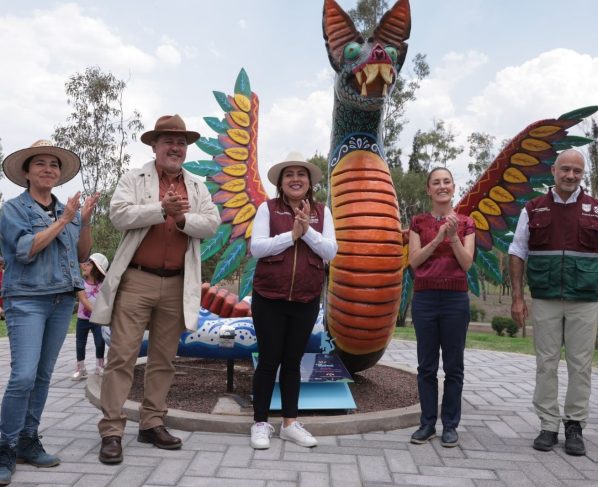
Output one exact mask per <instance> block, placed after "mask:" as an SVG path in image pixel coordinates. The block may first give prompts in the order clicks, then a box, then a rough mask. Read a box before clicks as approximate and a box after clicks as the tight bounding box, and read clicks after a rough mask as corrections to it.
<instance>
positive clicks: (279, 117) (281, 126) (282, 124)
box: [258, 88, 333, 190]
mask: <svg viewBox="0 0 598 487" xmlns="http://www.w3.org/2000/svg"><path fill="white" fill-rule="evenodd" d="M332 100H333V97H332V88H329V89H327V90H325V91H314V92H312V93H310V94H309V95H308V96H307V97H305V98H297V97H288V98H284V99H281V100H278V101H276V102H275V103H274V104H273V105H272V108H271V109H270V110H269V112H267V113H262V115H261V116H260V141H259V144H260V145H259V153H258V158H259V162H260V174H261V175H262V182H264V184H265V185H266V186H267V187H268V188H270V190H271V189H272V187H271V185H270V184H269V183H268V181H267V178H266V173H267V172H268V169H269V168H270V167H271V166H272V165H273V164H274V163H275V162H277V161H279V160H282V158H284V157H285V156H286V155H287V154H288V153H289V152H290V151H292V150H298V151H299V152H301V153H302V154H303V155H304V156H305V157H311V156H313V155H314V154H315V153H316V151H320V152H324V154H325V155H326V153H327V152H328V149H329V145H330V131H331V125H330V124H331V120H332Z"/></svg>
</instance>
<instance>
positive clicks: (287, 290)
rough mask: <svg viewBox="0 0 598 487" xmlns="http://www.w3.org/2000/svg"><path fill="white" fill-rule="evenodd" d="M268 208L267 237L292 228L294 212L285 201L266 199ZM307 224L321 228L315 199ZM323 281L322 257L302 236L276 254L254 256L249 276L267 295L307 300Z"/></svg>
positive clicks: (321, 212)
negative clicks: (255, 263) (253, 264)
mask: <svg viewBox="0 0 598 487" xmlns="http://www.w3.org/2000/svg"><path fill="white" fill-rule="evenodd" d="M267 205H268V210H269V211H270V237H274V236H276V235H279V234H281V233H285V232H290V231H292V229H293V222H294V219H295V216H294V214H293V210H292V209H291V207H289V206H288V205H282V206H281V205H280V204H279V202H278V199H272V200H268V202H267ZM309 225H310V226H311V227H312V228H313V229H314V230H316V231H318V232H320V233H322V230H323V229H324V205H322V204H321V203H316V204H315V205H314V207H313V208H312V211H311V215H310V221H309ZM323 284H324V261H323V260H322V258H321V257H320V256H319V255H318V254H316V253H315V252H314V251H313V250H312V249H311V248H310V247H309V245H307V244H306V243H305V242H304V241H303V240H302V239H298V240H296V241H295V245H293V246H292V247H289V248H288V249H286V250H285V251H284V252H282V253H280V254H277V255H269V256H267V257H262V258H261V259H259V260H258V262H257V266H256V268H255V274H254V277H253V289H254V290H255V291H256V292H257V293H258V294H260V295H261V296H264V297H266V298H269V299H285V300H287V301H299V302H301V303H308V302H309V301H312V300H313V299H315V298H317V297H318V296H319V295H320V293H321V292H322V285H323Z"/></svg>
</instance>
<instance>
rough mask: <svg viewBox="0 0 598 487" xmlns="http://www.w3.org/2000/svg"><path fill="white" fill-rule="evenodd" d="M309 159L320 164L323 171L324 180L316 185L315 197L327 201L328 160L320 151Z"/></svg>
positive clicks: (317, 199)
mask: <svg viewBox="0 0 598 487" xmlns="http://www.w3.org/2000/svg"><path fill="white" fill-rule="evenodd" d="M307 160H308V161H309V162H311V163H312V164H315V165H316V166H318V167H319V168H320V170H321V171H322V180H321V181H320V182H319V183H318V184H316V185H315V186H314V191H315V194H314V199H315V200H316V201H320V202H322V203H326V200H327V198H328V160H327V159H326V157H324V156H323V155H322V154H320V153H319V152H316V153H315V154H314V156H313V157H310V158H308V159H307Z"/></svg>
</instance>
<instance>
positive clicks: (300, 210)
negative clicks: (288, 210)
mask: <svg viewBox="0 0 598 487" xmlns="http://www.w3.org/2000/svg"><path fill="white" fill-rule="evenodd" d="M294 211H295V221H294V222H293V240H297V239H299V238H301V237H302V236H303V235H305V232H307V230H308V229H309V215H310V206H309V201H308V200H303V201H302V202H301V204H300V206H298V207H297V208H294Z"/></svg>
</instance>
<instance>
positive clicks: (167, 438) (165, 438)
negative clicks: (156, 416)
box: [137, 426, 183, 450]
mask: <svg viewBox="0 0 598 487" xmlns="http://www.w3.org/2000/svg"><path fill="white" fill-rule="evenodd" d="M137 441H138V442H139V443H151V444H152V445H154V446H155V447H158V448H162V449H164V450H178V449H179V448H180V447H181V446H183V442H182V441H181V439H180V438H177V437H176V436H172V435H171V434H170V433H169V432H168V430H167V429H166V428H165V427H164V426H156V427H155V428H148V429H145V430H139V434H138V435H137Z"/></svg>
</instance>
